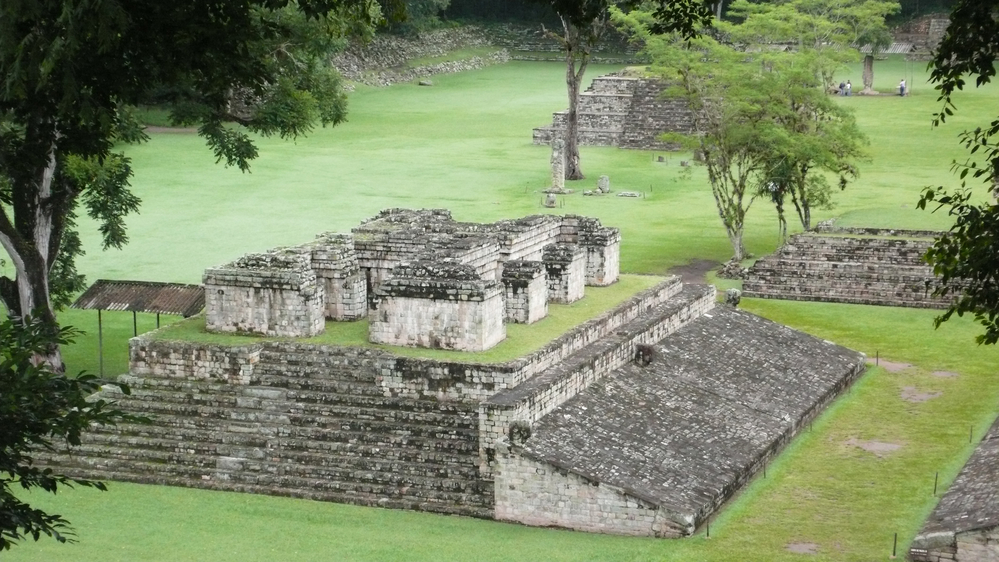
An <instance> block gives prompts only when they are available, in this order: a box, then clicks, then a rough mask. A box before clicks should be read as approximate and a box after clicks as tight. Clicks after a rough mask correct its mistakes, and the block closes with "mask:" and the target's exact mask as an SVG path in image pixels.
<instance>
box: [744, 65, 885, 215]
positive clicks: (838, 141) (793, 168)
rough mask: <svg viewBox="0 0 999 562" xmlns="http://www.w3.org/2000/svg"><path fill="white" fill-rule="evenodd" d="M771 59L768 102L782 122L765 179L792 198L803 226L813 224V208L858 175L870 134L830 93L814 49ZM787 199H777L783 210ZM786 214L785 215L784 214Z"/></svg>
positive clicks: (829, 201) (768, 156)
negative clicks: (814, 54) (861, 128)
mask: <svg viewBox="0 0 999 562" xmlns="http://www.w3.org/2000/svg"><path fill="white" fill-rule="evenodd" d="M775 58H776V60H773V61H771V62H770V63H768V68H769V71H768V72H767V73H766V75H765V77H766V78H767V81H768V84H767V85H766V86H762V87H761V88H763V91H764V92H766V93H767V94H768V95H767V98H768V99H767V100H766V101H764V103H765V104H766V106H767V110H768V112H769V114H770V118H771V119H773V121H774V124H775V125H776V126H777V132H776V133H775V137H774V139H773V143H772V145H771V146H770V147H768V151H767V152H766V153H765V154H764V155H763V158H764V163H763V171H762V172H761V183H763V184H764V185H765V186H767V187H770V188H771V189H770V190H769V195H770V196H771V197H773V196H775V195H778V194H779V195H782V196H784V197H790V199H791V203H792V205H793V206H794V210H795V212H796V213H797V215H798V220H799V221H800V223H801V227H802V228H803V229H804V230H811V228H812V211H813V210H815V209H823V208H829V207H830V206H831V205H832V191H833V186H832V184H830V182H829V179H828V177H827V175H830V174H831V175H833V176H834V177H835V178H836V179H837V182H836V183H837V185H838V187H839V188H840V189H845V188H846V185H847V183H848V182H849V181H850V180H852V179H855V178H856V177H857V176H858V175H859V171H858V169H857V162H858V161H859V160H860V159H862V158H864V157H865V156H866V154H865V150H864V146H865V145H866V144H867V137H866V136H865V135H864V134H863V132H861V130H860V129H859V127H857V123H856V120H855V119H854V117H853V113H852V112H851V111H850V110H849V109H847V108H846V107H844V106H842V105H840V104H839V103H836V101H835V99H834V98H832V97H830V96H828V95H827V94H826V92H825V88H824V85H823V84H822V83H821V82H820V81H819V79H818V75H819V73H818V72H817V71H816V70H815V68H814V66H813V65H815V64H817V63H816V62H815V58H813V56H811V55H810V54H809V53H790V54H784V55H778V56H776V57H775ZM783 202H784V201H783V200H780V201H776V200H775V201H774V203H775V205H776V206H777V208H778V213H779V214H782V211H783ZM780 218H781V219H783V217H782V216H781V217H780Z"/></svg>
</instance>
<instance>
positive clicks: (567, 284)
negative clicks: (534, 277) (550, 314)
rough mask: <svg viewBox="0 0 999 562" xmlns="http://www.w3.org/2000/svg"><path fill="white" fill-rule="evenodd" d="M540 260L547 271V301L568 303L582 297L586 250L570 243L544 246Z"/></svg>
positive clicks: (584, 281) (584, 282)
mask: <svg viewBox="0 0 999 562" xmlns="http://www.w3.org/2000/svg"><path fill="white" fill-rule="evenodd" d="M542 261H543V262H544V264H545V269H546V270H547V273H548V301H549V302H557V303H561V304H569V303H571V302H576V301H578V300H579V299H581V298H583V291H584V286H585V284H586V262H587V260H586V250H584V249H583V248H581V247H579V246H574V245H571V244H551V245H550V246H546V247H545V251H544V256H543V257H542Z"/></svg>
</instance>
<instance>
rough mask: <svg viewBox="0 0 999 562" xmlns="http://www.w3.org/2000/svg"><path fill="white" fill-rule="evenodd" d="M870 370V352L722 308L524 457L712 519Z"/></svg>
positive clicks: (583, 406)
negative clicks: (866, 355)
mask: <svg viewBox="0 0 999 562" xmlns="http://www.w3.org/2000/svg"><path fill="white" fill-rule="evenodd" d="M863 369H864V366H863V355H861V354H859V353H856V352H854V351H851V350H848V349H845V348H843V347H839V346H836V345H833V344H831V343H829V342H826V341H823V340H820V339H817V338H814V337H812V336H809V335H807V334H804V333H801V332H797V331H795V330H792V329H790V328H786V327H784V326H781V325H779V324H776V323H774V322H770V321H768V320H765V319H763V318H760V317H758V316H755V315H752V314H749V313H746V312H742V311H738V310H735V309H732V308H728V307H717V308H715V309H714V310H713V311H712V312H710V313H706V314H704V315H703V316H701V317H700V318H698V319H696V320H694V321H692V322H691V323H690V324H688V325H687V326H685V327H683V328H682V329H680V330H679V331H678V332H676V333H674V334H672V335H670V336H669V337H667V338H665V339H664V340H663V341H661V342H659V343H658V344H657V345H656V346H655V356H654V359H653V361H652V363H651V364H649V365H648V366H645V367H642V366H639V365H637V364H634V363H633V364H629V365H628V366H626V367H624V368H622V369H619V370H617V371H615V372H614V373H612V374H611V375H609V376H608V377H605V378H604V379H603V380H602V381H600V382H598V383H595V384H594V385H592V386H591V387H590V388H589V389H587V390H586V391H585V392H583V393H581V394H580V395H579V396H577V397H576V398H575V399H573V400H571V401H569V402H567V403H566V404H564V405H563V406H561V407H560V408H558V409H556V410H555V411H553V412H552V413H551V414H549V415H548V416H546V417H544V418H542V419H541V420H540V421H539V422H538V423H537V424H536V425H535V427H534V428H533V434H532V436H531V438H530V439H529V440H528V441H527V442H526V443H525V444H524V449H523V451H524V454H525V455H527V456H529V457H531V458H534V459H535V460H539V461H543V462H547V463H549V464H552V465H554V466H556V467H559V468H561V469H563V470H567V471H570V472H573V473H576V474H579V475H581V476H583V477H585V478H588V479H590V480H593V481H596V482H600V483H601V484H608V485H611V486H614V487H617V488H620V489H621V490H623V491H624V492H625V493H627V494H630V495H633V496H635V497H637V498H640V499H643V500H645V501H648V502H651V503H653V504H655V505H659V506H662V507H664V508H665V509H666V510H667V511H668V512H670V513H671V514H672V516H673V517H676V518H680V519H682V520H685V521H687V522H690V523H697V522H700V521H702V520H703V518H704V517H706V516H707V515H708V514H709V513H711V512H712V511H713V510H714V509H715V508H717V506H718V505H720V504H721V503H722V502H723V501H725V499H727V498H728V497H730V496H731V495H732V494H733V493H734V492H735V490H736V489H738V487H739V486H740V485H741V484H742V483H743V482H744V480H745V479H746V478H747V477H748V476H749V475H751V474H752V472H753V471H754V470H755V469H756V468H758V466H759V463H760V462H761V461H762V460H764V459H766V458H767V457H768V456H770V455H772V454H773V453H774V452H776V451H777V450H779V448H780V447H782V446H783V445H784V444H785V443H786V441H787V439H789V438H790V436H791V435H792V433H793V431H794V428H796V427H797V426H798V425H799V424H800V423H801V422H802V421H803V420H805V419H808V418H809V417H810V416H812V415H814V413H815V412H816V411H820V410H821V408H822V405H823V404H824V403H825V402H826V401H827V400H829V399H831V398H833V397H834V396H835V395H836V394H838V392H839V391H840V390H842V389H843V388H844V387H845V385H847V384H849V383H851V382H852V381H853V379H854V378H855V377H856V376H858V375H859V373H861V372H862V371H863Z"/></svg>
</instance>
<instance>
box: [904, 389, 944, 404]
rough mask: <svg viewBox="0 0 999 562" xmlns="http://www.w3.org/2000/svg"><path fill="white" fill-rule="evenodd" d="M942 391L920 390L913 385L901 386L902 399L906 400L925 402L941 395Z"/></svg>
mask: <svg viewBox="0 0 999 562" xmlns="http://www.w3.org/2000/svg"><path fill="white" fill-rule="evenodd" d="M942 395H943V392H920V391H919V389H918V388H916V387H914V386H905V387H902V400H905V401H907V402H926V401H927V400H930V399H933V398H936V397H938V396H942Z"/></svg>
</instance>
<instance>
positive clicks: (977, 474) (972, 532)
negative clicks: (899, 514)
mask: <svg viewBox="0 0 999 562" xmlns="http://www.w3.org/2000/svg"><path fill="white" fill-rule="evenodd" d="M909 560H912V561H913V562H951V561H955V562H993V561H996V560H999V419H997V420H996V421H995V423H993V424H992V427H991V428H990V429H989V432H988V433H987V434H986V435H985V437H984V438H983V439H982V442H981V444H979V445H978V448H977V449H975V452H974V453H973V454H972V455H971V458H970V459H968V462H967V464H965V465H964V468H963V469H961V472H960V474H958V475H957V479H956V480H954V483H953V484H952V485H951V487H950V489H948V490H947V493H946V494H944V496H943V498H942V499H941V500H940V503H939V504H937V507H936V509H934V510H933V513H931V514H930V517H929V519H927V520H926V524H924V525H923V528H922V530H920V531H919V534H918V535H916V538H915V539H913V541H912V544H911V545H910V547H909Z"/></svg>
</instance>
